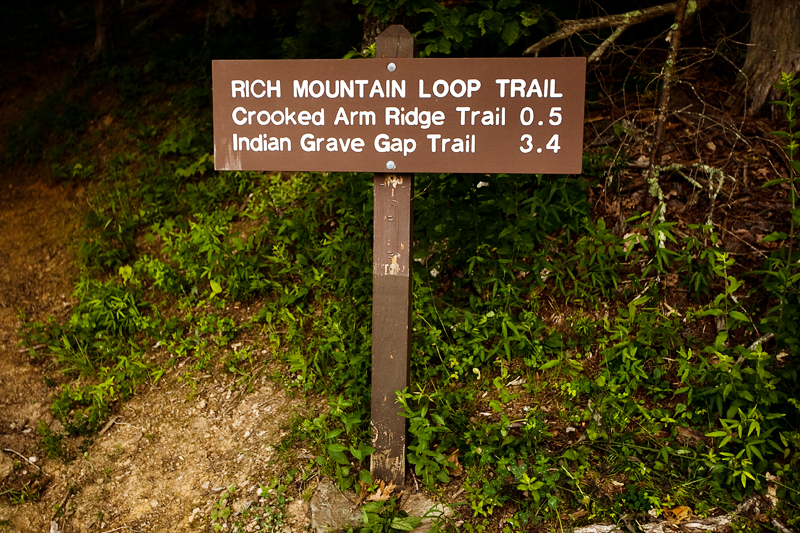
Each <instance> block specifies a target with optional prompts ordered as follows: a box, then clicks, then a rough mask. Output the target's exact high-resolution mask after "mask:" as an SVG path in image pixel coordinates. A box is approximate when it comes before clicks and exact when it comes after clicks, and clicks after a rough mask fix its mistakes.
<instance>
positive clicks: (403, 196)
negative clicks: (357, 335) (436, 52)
mask: <svg viewBox="0 0 800 533" xmlns="http://www.w3.org/2000/svg"><path fill="white" fill-rule="evenodd" d="M413 49H414V40H413V37H412V36H411V34H410V33H409V32H408V30H406V29H405V28H403V27H402V26H390V27H389V28H388V29H387V30H386V31H384V32H383V33H382V34H381V35H379V36H378V41H377V43H376V57H412V56H413ZM387 54H388V55H387ZM373 187H374V194H375V212H374V219H373V220H374V229H375V236H374V241H373V249H372V272H373V276H372V282H373V298H372V402H371V409H372V413H371V427H372V447H373V448H375V452H374V453H373V454H372V458H371V461H370V472H371V473H372V477H373V478H374V479H376V480H381V481H385V482H386V483H391V484H394V485H396V486H397V487H398V488H399V489H400V490H402V488H403V486H404V485H405V471H406V419H405V418H404V417H402V416H400V415H398V414H397V413H398V412H399V411H400V410H401V407H400V405H399V404H398V403H397V396H396V393H397V391H401V390H403V389H404V388H406V387H407V386H408V379H409V354H410V349H411V328H410V327H409V324H410V323H411V265H412V261H411V260H412V250H411V239H412V237H413V213H414V207H413V201H412V199H413V197H414V179H413V174H375V178H374V182H373Z"/></svg>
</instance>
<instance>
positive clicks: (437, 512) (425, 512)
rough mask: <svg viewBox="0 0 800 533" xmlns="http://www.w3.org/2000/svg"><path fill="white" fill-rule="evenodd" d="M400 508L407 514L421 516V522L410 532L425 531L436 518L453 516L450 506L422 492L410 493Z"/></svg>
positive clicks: (428, 529) (423, 532)
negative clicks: (437, 501) (435, 500)
mask: <svg viewBox="0 0 800 533" xmlns="http://www.w3.org/2000/svg"><path fill="white" fill-rule="evenodd" d="M400 508H401V509H402V510H403V511H405V512H407V513H408V514H409V516H418V517H420V518H422V522H420V523H419V525H418V526H417V527H415V528H414V530H413V531H412V533H427V532H428V531H430V530H431V528H432V527H433V523H434V521H435V520H437V519H438V518H442V517H447V518H450V517H452V516H453V509H452V507H449V506H446V505H443V504H441V503H439V504H437V503H435V502H434V501H433V500H431V499H430V498H428V497H427V496H425V495H424V494H412V495H411V496H409V497H408V498H406V500H405V501H404V502H403V505H401V506H400Z"/></svg>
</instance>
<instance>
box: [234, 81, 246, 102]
mask: <svg viewBox="0 0 800 533" xmlns="http://www.w3.org/2000/svg"><path fill="white" fill-rule="evenodd" d="M244 85H245V84H244V81H242V80H231V98H236V93H239V95H240V96H241V97H242V98H244V97H245V96H244Z"/></svg>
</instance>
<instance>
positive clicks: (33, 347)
mask: <svg viewBox="0 0 800 533" xmlns="http://www.w3.org/2000/svg"><path fill="white" fill-rule="evenodd" d="M45 346H47V345H46V344H37V345H36V346H28V347H27V348H22V349H21V350H20V351H19V353H27V352H28V351H30V350H33V351H34V352H35V351H36V350H41V349H42V348H44V347H45Z"/></svg>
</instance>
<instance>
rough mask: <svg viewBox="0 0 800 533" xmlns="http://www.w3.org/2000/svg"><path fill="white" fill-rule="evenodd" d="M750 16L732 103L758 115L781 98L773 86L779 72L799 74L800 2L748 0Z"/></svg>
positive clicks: (795, 0) (789, 0)
mask: <svg viewBox="0 0 800 533" xmlns="http://www.w3.org/2000/svg"><path fill="white" fill-rule="evenodd" d="M750 13H751V18H750V46H749V48H748V49H747V56H746V57H745V61H744V66H743V67H742V75H741V76H740V77H739V79H738V80H737V82H736V85H734V88H733V96H732V100H733V101H734V102H735V103H738V104H741V105H744V106H746V107H747V110H748V112H749V113H750V114H757V113H759V112H760V111H761V109H762V108H763V107H764V105H765V104H766V103H767V102H768V101H772V100H777V99H779V98H780V97H781V95H780V94H778V92H777V91H776V90H775V89H774V88H773V87H772V86H773V85H774V84H775V83H776V82H777V81H778V80H779V79H780V76H781V72H800V1H798V0H751V1H750ZM731 103H733V102H731Z"/></svg>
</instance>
